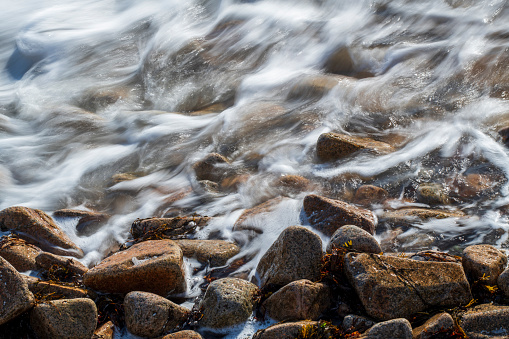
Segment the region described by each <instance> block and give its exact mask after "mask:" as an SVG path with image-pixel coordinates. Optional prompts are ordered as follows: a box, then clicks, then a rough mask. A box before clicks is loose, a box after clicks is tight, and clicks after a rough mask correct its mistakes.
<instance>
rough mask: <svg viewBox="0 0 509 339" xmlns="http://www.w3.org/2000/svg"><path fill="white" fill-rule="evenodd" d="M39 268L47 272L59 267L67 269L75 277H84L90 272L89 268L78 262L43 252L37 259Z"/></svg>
mask: <svg viewBox="0 0 509 339" xmlns="http://www.w3.org/2000/svg"><path fill="white" fill-rule="evenodd" d="M35 262H36V263H37V266H38V267H40V268H43V269H45V270H49V269H50V268H51V267H52V266H54V265H57V266H60V267H65V268H66V269H67V270H69V271H70V272H72V273H73V274H75V275H83V274H85V273H87V272H88V267H86V266H85V265H83V264H82V263H80V262H79V261H78V260H75V259H72V258H71V259H70V258H64V257H61V256H59V255H55V254H52V253H48V252H41V253H39V254H38V255H37V257H35Z"/></svg>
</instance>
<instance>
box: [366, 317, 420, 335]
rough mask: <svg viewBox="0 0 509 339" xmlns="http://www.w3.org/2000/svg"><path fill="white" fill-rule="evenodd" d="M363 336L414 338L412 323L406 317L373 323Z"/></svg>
mask: <svg viewBox="0 0 509 339" xmlns="http://www.w3.org/2000/svg"><path fill="white" fill-rule="evenodd" d="M362 337H363V338H365V339H380V338H391V339H412V325H410V322H409V321H408V320H406V319H402V318H399V319H392V320H389V321H384V322H381V323H378V324H376V325H373V327H371V328H370V329H369V330H368V331H367V332H366V333H365V334H364V335H363V336H362Z"/></svg>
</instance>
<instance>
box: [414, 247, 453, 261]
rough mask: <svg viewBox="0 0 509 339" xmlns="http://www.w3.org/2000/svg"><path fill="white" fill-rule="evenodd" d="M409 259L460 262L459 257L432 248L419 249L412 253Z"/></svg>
mask: <svg viewBox="0 0 509 339" xmlns="http://www.w3.org/2000/svg"><path fill="white" fill-rule="evenodd" d="M410 259H412V260H419V261H439V262H455V263H459V264H461V257H458V256H455V255H452V254H449V253H445V252H440V251H434V250H428V251H419V252H417V253H415V254H413V255H412V256H411V257H410Z"/></svg>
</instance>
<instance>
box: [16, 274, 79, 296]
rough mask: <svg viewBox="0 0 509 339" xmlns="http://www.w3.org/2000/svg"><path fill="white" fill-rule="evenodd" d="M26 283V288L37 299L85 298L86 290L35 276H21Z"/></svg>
mask: <svg viewBox="0 0 509 339" xmlns="http://www.w3.org/2000/svg"><path fill="white" fill-rule="evenodd" d="M23 278H24V279H25V281H26V282H27V284H28V289H29V290H30V292H32V293H33V294H34V295H36V296H38V297H39V299H43V300H44V297H51V298H54V299H76V298H86V297H87V296H88V292H87V291H86V290H84V289H82V288H78V287H74V286H67V285H60V284H57V283H53V282H49V281H42V280H40V279H38V278H35V277H29V276H23Z"/></svg>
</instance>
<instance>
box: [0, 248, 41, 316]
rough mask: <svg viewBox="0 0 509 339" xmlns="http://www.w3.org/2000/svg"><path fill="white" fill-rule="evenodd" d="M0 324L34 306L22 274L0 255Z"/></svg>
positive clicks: (32, 297) (31, 295)
mask: <svg viewBox="0 0 509 339" xmlns="http://www.w3.org/2000/svg"><path fill="white" fill-rule="evenodd" d="M0 306H1V307H0V325H2V324H5V323H6V322H8V321H9V320H11V319H14V318H16V317H17V316H18V315H20V314H22V313H24V312H25V311H27V310H29V309H30V308H32V306H34V296H33V294H32V292H30V291H29V290H28V286H27V283H26V281H25V280H24V279H23V276H22V275H21V274H19V273H18V271H16V269H15V268H14V267H12V265H11V264H9V263H8V262H7V260H5V259H4V258H2V257H0Z"/></svg>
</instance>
